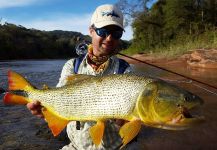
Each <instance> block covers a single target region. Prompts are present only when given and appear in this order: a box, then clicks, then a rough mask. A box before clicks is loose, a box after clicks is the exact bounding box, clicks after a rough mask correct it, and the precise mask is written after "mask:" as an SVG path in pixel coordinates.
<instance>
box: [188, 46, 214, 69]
mask: <svg viewBox="0 0 217 150" xmlns="http://www.w3.org/2000/svg"><path fill="white" fill-rule="evenodd" d="M187 64H188V65H189V66H190V67H200V68H212V69H216V68H217V49H208V50H206V49H199V50H195V51H193V52H192V53H191V54H190V55H189V58H187Z"/></svg>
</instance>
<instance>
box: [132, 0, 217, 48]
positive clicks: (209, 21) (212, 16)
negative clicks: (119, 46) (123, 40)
mask: <svg viewBox="0 0 217 150" xmlns="http://www.w3.org/2000/svg"><path fill="white" fill-rule="evenodd" d="M140 1H143V2H144V0H140ZM129 3H130V2H129ZM128 7H129V5H128ZM146 8H148V7H146ZM133 13H134V14H135V12H133ZM132 20H133V23H132V27H133V31H134V39H133V42H132V46H131V49H132V50H134V51H136V52H144V51H147V52H148V51H150V49H152V50H153V49H157V48H158V49H159V48H162V47H170V45H171V44H177V43H179V44H186V42H195V41H196V42H201V41H198V40H199V39H209V40H208V41H207V40H206V41H204V43H207V44H209V42H212V41H213V42H216V37H217V35H216V33H217V32H216V31H217V1H216V0H158V1H157V2H156V3H154V4H153V5H152V7H151V8H149V9H143V10H142V11H139V12H137V15H136V16H134V18H133V19H132Z"/></svg>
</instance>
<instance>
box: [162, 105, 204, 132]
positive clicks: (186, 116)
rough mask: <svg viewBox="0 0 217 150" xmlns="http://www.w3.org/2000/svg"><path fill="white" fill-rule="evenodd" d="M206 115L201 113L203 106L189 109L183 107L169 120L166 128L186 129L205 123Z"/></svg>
mask: <svg viewBox="0 0 217 150" xmlns="http://www.w3.org/2000/svg"><path fill="white" fill-rule="evenodd" d="M204 121H205V117H204V116H202V115H201V106H197V107H194V108H192V109H187V108H186V107H182V108H181V109H180V111H179V112H178V113H177V115H176V116H175V117H173V118H172V119H171V120H170V121H169V122H167V124H166V126H165V127H164V128H166V129H171V130H184V129H187V128H190V127H192V126H194V125H197V124H200V123H203V122H204Z"/></svg>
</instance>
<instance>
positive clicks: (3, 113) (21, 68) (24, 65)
mask: <svg viewBox="0 0 217 150" xmlns="http://www.w3.org/2000/svg"><path fill="white" fill-rule="evenodd" d="M65 62H66V60H43V61H41V60H40V61H37V60H31V61H2V62H0V87H2V88H4V89H7V86H8V84H7V71H8V70H13V71H17V72H18V73H20V74H22V75H24V76H25V77H26V78H27V79H28V80H29V81H30V82H31V83H33V85H35V86H36V87H39V88H41V87H42V85H43V84H46V85H48V86H50V87H55V85H56V84H57V82H58V79H59V76H60V72H61V69H62V66H63V65H64V63H65ZM161 65H162V64H161ZM163 67H165V68H167V69H171V70H176V71H177V72H179V73H182V74H185V75H187V76H190V77H193V78H196V79H197V80H201V81H203V82H207V83H209V84H212V85H214V86H217V70H212V69H192V68H189V67H187V66H185V65H184V64H170V65H164V66H163ZM133 68H134V71H135V72H137V73H139V74H144V75H148V76H153V77H158V78H163V79H165V80H167V81H168V82H172V83H174V84H176V85H178V86H181V87H183V88H185V89H187V90H189V91H191V92H193V93H195V94H197V95H199V96H200V97H201V98H202V99H203V100H204V102H205V103H204V105H203V108H202V109H203V110H202V112H203V114H204V116H205V118H206V121H205V123H204V124H201V125H198V126H195V127H194V128H191V129H188V130H184V131H169V130H163V129H154V128H150V127H145V126H144V127H143V129H142V130H141V132H140V133H139V135H138V139H137V142H139V143H141V144H142V145H143V147H144V149H150V150H152V149H180V150H181V149H191V150H194V149H195V150H199V149H204V150H205V149H217V94H216V93H217V90H216V89H213V88H210V87H208V86H204V85H202V84H199V83H196V82H191V81H190V80H189V79H184V78H182V77H179V76H177V75H173V74H170V73H167V72H165V71H162V70H159V69H156V68H153V67H149V66H147V65H144V64H138V65H134V66H133ZM174 68H175V69H174ZM2 97H3V95H0V99H2ZM66 143H67V141H66V140H64V138H63V136H59V137H57V138H54V137H53V136H52V135H51V133H50V131H49V130H47V125H46V123H45V122H44V121H43V120H42V119H38V118H37V117H35V116H33V115H31V114H30V112H29V111H28V110H27V108H26V107H24V106H5V105H4V104H3V103H2V100H1V101H0V150H1V149H2V150H3V149H22V150H23V149H24V150H27V149H32V150H34V149H35V150H42V149H47V150H49V149H59V148H61V147H62V146H63V145H65V144H66Z"/></svg>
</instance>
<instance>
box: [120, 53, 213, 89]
mask: <svg viewBox="0 0 217 150" xmlns="http://www.w3.org/2000/svg"><path fill="white" fill-rule="evenodd" d="M118 54H119V55H121V56H124V57H127V58H130V59H132V60H136V61H138V62H141V63H144V64H148V65H150V66H153V67H156V68H158V69H161V70H164V71H167V72H170V73H173V74H176V75H178V76H181V77H184V78H187V79H190V80H192V81H196V82H198V83H201V84H204V85H206V86H209V87H212V88H214V89H217V87H216V86H214V85H211V84H209V83H205V82H203V81H199V80H197V79H193V78H191V77H188V76H186V75H183V74H180V73H177V72H174V71H172V70H168V69H166V68H162V67H159V66H157V65H154V64H151V63H148V62H146V61H143V60H139V59H137V58H134V57H130V56H128V55H125V54H122V53H118Z"/></svg>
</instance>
